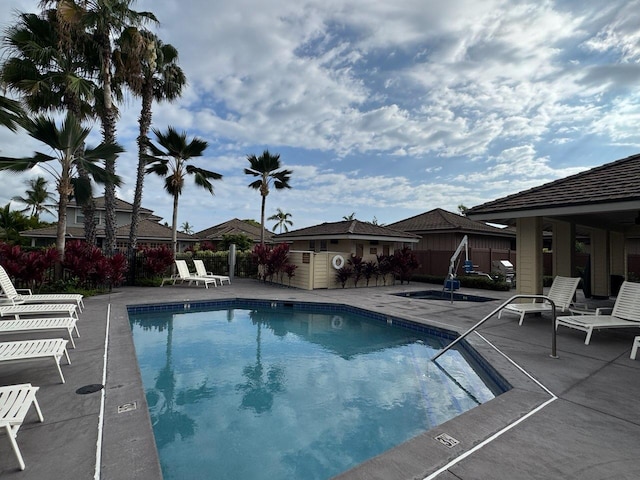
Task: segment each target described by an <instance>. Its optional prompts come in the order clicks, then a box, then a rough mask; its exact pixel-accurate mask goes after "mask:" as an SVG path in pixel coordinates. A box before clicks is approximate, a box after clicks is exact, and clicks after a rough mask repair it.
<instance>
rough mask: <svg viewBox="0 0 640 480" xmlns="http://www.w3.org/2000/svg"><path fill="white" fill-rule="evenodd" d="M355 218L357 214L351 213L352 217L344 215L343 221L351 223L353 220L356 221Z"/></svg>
mask: <svg viewBox="0 0 640 480" xmlns="http://www.w3.org/2000/svg"><path fill="white" fill-rule="evenodd" d="M355 218H356V212H351V214H350V215H344V216H343V217H342V220H346V221H351V220H355Z"/></svg>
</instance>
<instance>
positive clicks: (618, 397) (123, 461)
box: [0, 279, 640, 480]
mask: <svg viewBox="0 0 640 480" xmlns="http://www.w3.org/2000/svg"><path fill="white" fill-rule="evenodd" d="M430 289H438V286H437V285H425V284H414V283H412V284H410V285H395V286H387V287H376V288H374V287H369V288H366V287H363V288H357V289H345V290H342V289H339V290H319V291H314V292H308V291H303V290H296V289H288V288H283V287H277V286H270V285H264V284H262V283H259V282H257V281H254V280H246V279H236V280H235V281H234V283H233V284H232V285H225V286H223V287H217V288H209V289H205V288H203V287H195V286H191V287H189V286H186V285H185V286H165V287H162V288H135V287H127V288H120V289H118V290H117V291H114V292H113V293H112V294H110V295H102V296H97V297H92V298H88V299H86V300H85V304H86V308H85V311H84V312H83V313H82V314H81V315H80V321H79V322H78V327H79V329H80V334H81V337H80V338H78V339H77V340H76V344H77V348H76V349H70V350H69V356H70V357H71V362H72V363H71V365H65V364H64V363H65V362H64V361H63V362H62V371H63V373H64V376H65V378H66V383H64V384H62V383H60V379H59V377H58V374H57V372H56V369H55V366H54V365H53V363H52V362H51V361H38V362H29V363H13V364H7V365H2V366H1V367H0V385H10V384H16V383H25V382H30V383H32V384H33V385H37V386H40V390H39V392H38V395H37V398H38V401H39V403H40V407H41V409H42V412H43V415H44V422H43V423H39V422H38V421H37V416H36V415H35V413H34V412H33V410H32V411H31V412H30V413H29V414H28V415H27V419H26V421H25V423H24V424H23V426H22V428H21V429H20V431H19V433H18V436H17V443H18V445H19V447H20V450H21V452H22V455H23V457H24V460H25V462H26V465H27V467H26V470H24V471H20V470H19V469H18V464H17V461H16V459H15V457H14V455H13V452H12V451H11V449H10V446H9V441H8V439H6V438H0V442H2V444H1V446H0V478H2V479H5V478H6V479H13V478H15V479H20V480H42V479H63V478H78V479H89V478H102V479H114V480H115V479H118V480H120V479H140V480H142V479H145V480H146V479H154V480H155V479H159V478H161V477H162V475H161V472H160V467H159V464H158V459H157V454H156V450H155V444H154V441H153V435H152V433H151V425H150V420H149V416H148V414H147V410H146V401H145V398H144V394H143V390H142V385H141V381H140V374H139V371H138V367H137V363H136V359H135V353H134V349H133V341H132V338H131V330H130V327H129V323H128V317H127V313H126V306H127V305H135V304H149V303H163V302H176V301H179V302H182V301H193V300H206V299H235V298H255V299H265V300H276V301H277V300H280V301H288V302H291V301H305V302H323V303H339V304H346V305H352V306H356V307H361V308H365V309H368V310H372V311H376V312H381V313H384V314H386V315H389V316H397V317H402V318H407V319H410V320H414V321H417V322H422V323H427V324H433V325H436V326H440V327H444V328H448V329H452V330H456V331H460V332H462V331H464V330H466V329H467V328H469V327H470V326H471V325H473V324H475V323H476V322H477V321H479V320H480V319H481V318H483V317H484V316H485V315H487V314H488V313H490V312H491V311H492V310H493V309H495V308H496V307H497V306H498V305H499V304H500V303H501V301H503V300H505V299H507V298H509V297H510V296H511V295H512V294H513V292H487V291H479V290H471V289H464V292H465V293H469V294H475V295H482V296H491V297H495V298H496V299H498V300H496V301H492V302H486V303H472V302H454V303H450V302H447V301H437V300H418V299H410V298H403V297H400V296H394V295H391V294H392V293H398V292H405V291H415V290H430ZM581 294H582V292H581V291H579V296H580V295H581ZM578 300H580V297H579V298H578ZM598 303H608V304H612V303H613V301H604V302H598ZM107 325H108V328H107ZM107 330H108V335H107ZM551 332H552V330H551V319H550V318H549V317H548V316H542V317H532V318H530V319H529V318H527V319H526V320H525V322H524V325H523V326H518V322H517V317H515V316H513V315H508V314H507V315H503V317H502V318H501V319H498V318H497V317H496V316H494V317H492V318H491V319H490V320H489V321H488V322H487V323H485V324H484V325H483V326H482V327H480V328H479V329H478V333H479V335H478V334H475V333H474V334H472V335H471V336H470V337H469V342H470V343H471V344H472V345H473V346H474V348H476V350H478V352H480V353H481V354H482V356H483V357H484V358H486V359H487V360H488V361H489V362H490V363H491V364H492V365H493V366H494V367H495V368H496V370H498V371H499V372H500V373H501V375H503V377H504V378H505V379H507V380H508V381H509V382H510V383H511V384H512V385H513V389H511V390H510V391H508V392H507V393H505V394H503V395H500V396H499V397H497V398H496V399H494V400H492V401H490V402H487V403H485V404H484V405H481V406H479V407H476V408H474V409H472V410H471V411H469V412H467V413H465V414H463V415H461V416H459V417H457V418H455V419H453V420H451V421H449V422H446V423H444V424H443V425H440V426H438V427H436V428H434V429H432V430H430V431H428V432H426V433H424V434H422V435H419V436H418V437H415V438H413V439H411V440H410V441H408V442H406V443H404V444H402V445H401V446H399V447H397V448H395V449H393V450H390V451H388V452H386V453H384V454H383V455H380V456H378V457H376V458H374V459H371V460H369V461H367V462H365V463H364V464H362V465H360V466H358V467H356V468H354V469H352V470H350V471H348V472H346V473H344V474H342V475H340V476H338V477H336V478H339V479H340V480H356V479H363V480H364V479H367V480H373V479H381V480H382V479H384V480H409V479H427V478H438V479H439V480H453V479H457V480H460V479H465V480H467V479H489V478H490V479H495V480H497V479H509V480H513V479H525V478H526V479H550V478H554V479H556V478H557V479H560V478H562V479H580V480H588V479H594V480H595V479H598V480H601V479H605V478H612V479H613V478H615V479H618V480H619V479H637V478H640V443H639V439H640V406H639V402H638V399H639V398H640V359H638V360H636V361H633V360H630V359H629V353H630V350H631V343H632V340H633V337H634V336H635V335H636V334H640V331H636V330H635V329H633V330H632V329H626V330H615V331H612V330H610V331H601V332H596V333H594V335H593V338H592V340H591V344H590V345H584V336H585V335H584V334H583V333H581V332H578V331H575V330H569V329H566V328H563V329H560V331H559V332H558V336H557V345H558V357H559V358H551V357H550V353H551ZM44 336H50V337H59V336H62V337H63V338H64V335H61V334H57V335H56V334H54V335H38V336H37V337H35V336H34V335H31V336H27V337H25V336H24V335H11V336H5V337H4V338H3V340H6V341H8V340H17V339H21V338H41V337H44ZM488 342H489V343H488ZM107 344H108V347H107V359H108V360H107V367H106V383H105V389H104V390H102V391H99V392H96V393H90V394H86V395H82V394H78V393H76V390H77V389H78V388H80V387H82V386H85V385H91V384H102V383H103V374H104V358H105V346H107ZM103 392H104V395H103ZM103 399H104V407H103ZM132 407H133V408H132ZM101 411H104V415H103V418H104V422H103V427H102V431H101V434H100V425H101V424H102V422H100V417H101ZM439 434H447V435H449V436H450V437H453V438H454V439H456V440H457V441H458V442H459V443H458V444H457V445H455V446H454V447H453V448H449V447H448V446H445V445H444V444H442V443H441V442H439V441H437V440H436V439H435V438H434V437H436V436H437V435H439ZM96 462H98V465H99V468H98V469H96ZM96 472H97V473H96ZM212 478H215V477H212ZM247 480H250V479H247Z"/></svg>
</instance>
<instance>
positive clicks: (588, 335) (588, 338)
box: [584, 328, 593, 345]
mask: <svg viewBox="0 0 640 480" xmlns="http://www.w3.org/2000/svg"><path fill="white" fill-rule="evenodd" d="M592 333H593V328H589V330H587V338H585V339H584V344H585V345H589V342H590V341H591V334H592Z"/></svg>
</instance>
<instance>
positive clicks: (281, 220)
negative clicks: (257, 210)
mask: <svg viewBox="0 0 640 480" xmlns="http://www.w3.org/2000/svg"><path fill="white" fill-rule="evenodd" d="M290 217H291V214H290V213H285V212H283V211H282V210H280V209H279V208H278V212H277V213H275V214H274V215H271V216H270V217H269V218H267V220H277V223H276V224H275V225H274V226H273V230H275V229H276V228H280V233H282V230H283V229H284V231H285V232H288V231H289V227H288V225H293V222H292V221H291V220H289V218H290Z"/></svg>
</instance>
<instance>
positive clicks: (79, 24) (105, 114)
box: [41, 0, 157, 255]
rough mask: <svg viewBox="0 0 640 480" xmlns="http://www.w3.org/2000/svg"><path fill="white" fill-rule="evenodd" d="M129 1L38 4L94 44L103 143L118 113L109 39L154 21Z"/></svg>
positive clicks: (110, 193) (111, 227)
mask: <svg viewBox="0 0 640 480" xmlns="http://www.w3.org/2000/svg"><path fill="white" fill-rule="evenodd" d="M132 3H133V0H42V1H41V4H43V5H50V4H54V5H56V6H57V12H58V16H59V18H61V19H62V21H63V22H64V23H66V24H67V25H68V26H69V27H70V30H77V29H81V30H83V31H85V32H87V33H89V34H90V35H91V37H92V38H93V40H94V45H93V47H92V48H91V49H89V50H87V51H86V52H85V53H86V54H87V55H90V54H91V53H93V52H97V54H98V57H99V72H100V75H99V79H100V90H101V92H102V95H101V98H96V101H97V106H98V114H99V116H100V120H101V123H102V134H103V141H104V143H105V144H115V143H116V119H117V116H118V110H117V107H116V105H115V102H114V93H117V92H114V91H113V85H112V81H113V58H112V57H113V46H112V43H111V39H112V38H117V37H118V36H119V35H120V33H121V32H123V31H124V30H125V29H126V28H128V27H130V26H139V25H142V24H143V23H145V22H147V21H153V22H157V19H156V18H155V16H154V15H153V14H152V13H151V12H136V11H135V10H132V9H131V8H130V6H131V4H132ZM116 158H117V156H113V157H111V158H109V159H106V160H105V170H106V172H107V174H108V176H109V178H115V168H116ZM115 187H116V185H115V184H114V183H112V182H111V181H110V180H109V179H107V182H106V184H105V191H104V197H105V198H104V201H105V237H106V238H105V245H104V250H105V253H106V254H107V255H111V254H112V253H113V252H114V250H115V247H116V228H117V224H116V190H115Z"/></svg>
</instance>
